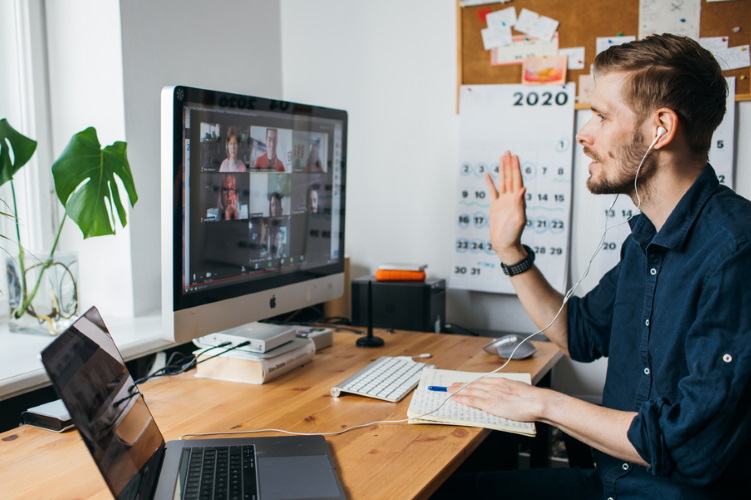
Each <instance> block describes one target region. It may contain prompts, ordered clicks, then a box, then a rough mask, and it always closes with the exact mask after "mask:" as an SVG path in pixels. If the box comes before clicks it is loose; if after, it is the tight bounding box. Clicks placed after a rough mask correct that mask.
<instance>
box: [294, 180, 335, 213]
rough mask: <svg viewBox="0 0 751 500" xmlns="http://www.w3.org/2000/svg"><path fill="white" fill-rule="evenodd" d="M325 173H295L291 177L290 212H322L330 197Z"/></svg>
mask: <svg viewBox="0 0 751 500" xmlns="http://www.w3.org/2000/svg"><path fill="white" fill-rule="evenodd" d="M329 186H330V183H329V182H328V177H327V176H325V175H309V174H295V175H293V179H292V213H293V214H300V213H307V214H322V213H324V212H325V210H326V207H327V206H328V202H329V201H330V199H331V192H330V188H329Z"/></svg>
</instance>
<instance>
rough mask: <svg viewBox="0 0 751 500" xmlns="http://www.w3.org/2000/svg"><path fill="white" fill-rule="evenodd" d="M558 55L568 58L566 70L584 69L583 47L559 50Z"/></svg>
mask: <svg viewBox="0 0 751 500" xmlns="http://www.w3.org/2000/svg"><path fill="white" fill-rule="evenodd" d="M558 54H560V55H562V56H566V57H568V65H567V67H568V69H584V47H571V48H568V49H560V50H559V51H558Z"/></svg>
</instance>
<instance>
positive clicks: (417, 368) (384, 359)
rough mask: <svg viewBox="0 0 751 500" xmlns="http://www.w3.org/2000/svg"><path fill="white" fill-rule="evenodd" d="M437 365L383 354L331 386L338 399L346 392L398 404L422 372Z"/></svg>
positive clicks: (412, 387)
mask: <svg viewBox="0 0 751 500" xmlns="http://www.w3.org/2000/svg"><path fill="white" fill-rule="evenodd" d="M426 368H435V366H433V365H428V364H425V363H417V362H416V361H413V360H412V359H410V358H408V357H390V356H381V357H380V358H378V359H376V360H375V361H373V362H372V363H370V364H369V365H368V366H366V367H365V368H363V369H362V370H360V371H359V372H357V373H355V374H354V375H352V376H351V377H349V378H348V379H347V380H345V381H344V382H342V383H341V384H339V385H337V386H336V387H332V388H331V395H332V396H334V397H335V398H338V397H339V396H340V395H341V394H342V393H343V392H348V393H351V394H358V395H360V396H367V397H369V398H376V399H383V400H384V401H391V402H392V403H395V402H397V401H399V400H400V399H402V398H403V397H404V396H406V395H407V394H409V391H411V390H412V389H414V388H415V387H416V386H417V383H418V382H420V373H421V372H422V371H423V370H424V369H426Z"/></svg>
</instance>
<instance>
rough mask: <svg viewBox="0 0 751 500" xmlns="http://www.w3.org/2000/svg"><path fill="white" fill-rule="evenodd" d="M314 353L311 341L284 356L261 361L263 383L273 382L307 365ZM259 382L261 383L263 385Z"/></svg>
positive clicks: (314, 347)
mask: <svg viewBox="0 0 751 500" xmlns="http://www.w3.org/2000/svg"><path fill="white" fill-rule="evenodd" d="M315 353H316V345H315V343H314V342H313V341H312V340H311V341H310V342H308V343H307V344H305V345H304V346H303V347H300V348H299V349H295V350H294V351H290V352H288V353H285V354H280V355H279V356H275V357H273V358H269V359H264V360H263V361H261V368H262V369H263V382H268V381H269V380H273V379H275V378H276V377H278V376H279V375H282V374H284V373H287V372H288V371H291V370H293V369H295V368H297V367H298V366H303V365H305V364H307V363H308V362H309V361H310V360H311V359H313V355H314V354H315ZM263 382H261V383H263Z"/></svg>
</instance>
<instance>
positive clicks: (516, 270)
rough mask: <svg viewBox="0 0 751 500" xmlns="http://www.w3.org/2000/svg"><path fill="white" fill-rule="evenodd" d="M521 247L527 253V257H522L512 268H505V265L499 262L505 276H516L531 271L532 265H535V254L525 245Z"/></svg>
mask: <svg viewBox="0 0 751 500" xmlns="http://www.w3.org/2000/svg"><path fill="white" fill-rule="evenodd" d="M522 247H524V250H526V251H527V256H526V257H524V259H523V260H522V261H521V262H519V263H517V264H514V265H513V266H507V265H506V264H504V263H503V262H501V269H503V274H505V275H506V276H516V275H517V274H521V273H523V272H525V271H529V270H530V269H532V264H534V263H535V252H534V251H533V250H532V249H531V248H529V247H528V246H527V245H522Z"/></svg>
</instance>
